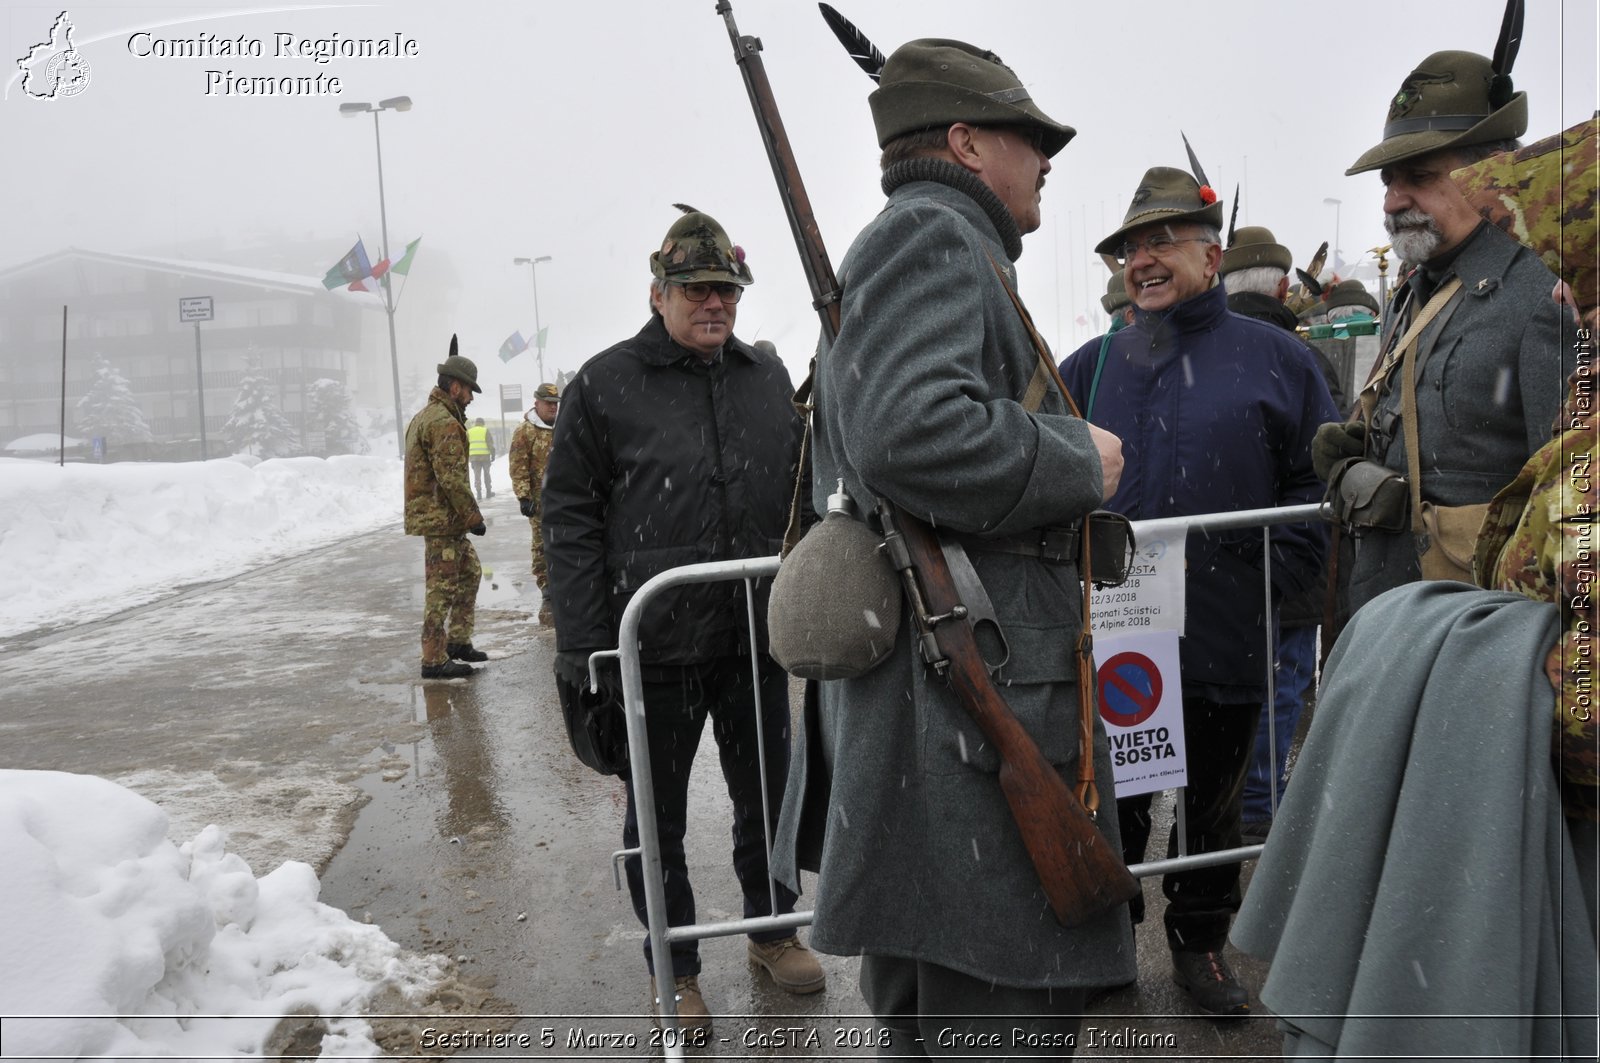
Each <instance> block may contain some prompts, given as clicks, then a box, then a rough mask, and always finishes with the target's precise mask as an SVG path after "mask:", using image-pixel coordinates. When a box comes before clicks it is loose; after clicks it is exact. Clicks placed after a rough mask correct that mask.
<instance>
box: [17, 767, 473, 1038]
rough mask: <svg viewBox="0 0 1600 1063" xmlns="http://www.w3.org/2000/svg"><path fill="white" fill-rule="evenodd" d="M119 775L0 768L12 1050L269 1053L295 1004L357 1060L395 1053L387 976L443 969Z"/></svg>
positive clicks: (400, 987)
mask: <svg viewBox="0 0 1600 1063" xmlns="http://www.w3.org/2000/svg"><path fill="white" fill-rule="evenodd" d="M166 836H167V816H166V814H165V813H164V812H162V810H161V809H160V808H159V807H158V806H156V805H154V804H152V803H151V802H149V801H147V800H145V799H144V798H143V797H140V796H139V795H138V794H135V793H134V792H133V791H131V790H127V789H124V788H123V787H120V786H117V785H116V784H114V783H111V782H108V781H106V780H105V779H100V778H96V777H94V776H89V775H70V774H66V773H63V772H40V771H4V770H0V852H4V853H5V854H6V859H5V860H4V861H3V862H0V898H3V905H4V907H3V915H4V919H5V923H6V927H7V936H8V940H7V955H8V956H9V957H10V962H8V963H6V964H3V965H0V1001H4V1002H5V1003H4V1011H5V1013H6V1014H7V1015H8V1016H51V1018H42V1017H41V1018H12V1017H8V1018H7V1019H6V1023H5V1045H4V1049H3V1051H4V1054H5V1055H7V1056H57V1057H62V1056H64V1057H67V1058H73V1057H79V1056H111V1057H119V1058H127V1057H139V1056H168V1057H180V1058H191V1059H204V1058H208V1057H209V1058H222V1057H237V1056H259V1055H261V1054H262V1053H263V1051H264V1050H265V1047H266V1043H267V1040H268V1038H269V1037H270V1036H271V1034H272V1031H273V1030H274V1028H275V1027H276V1026H277V1024H278V1021H279V1019H280V1018H281V1017H283V1016H286V1015H290V1014H292V1013H299V1014H314V1015H324V1016H330V1018H329V1019H328V1034H329V1038H328V1040H327V1042H325V1046H326V1045H331V1044H337V1045H338V1054H339V1055H340V1056H341V1057H352V1056H353V1057H357V1058H373V1057H376V1056H378V1055H379V1054H380V1053H379V1050H378V1047H377V1045H376V1044H375V1042H374V1040H373V1038H372V1036H371V1033H372V1031H371V1027H370V1026H369V1025H368V1024H367V1022H366V1021H365V1020H364V1019H362V1018H360V1017H359V1013H360V1012H361V1010H362V1008H363V1007H364V1006H365V1005H366V1004H367V1003H368V1002H369V1001H370V1000H371V999H372V998H373V996H374V995H375V994H376V993H378V992H379V991H380V990H383V989H385V988H393V989H395V990H397V991H399V992H400V993H401V994H403V995H405V996H407V997H410V998H415V997H416V996H417V995H418V994H420V993H421V992H422V991H424V990H425V989H426V988H427V987H428V986H431V985H433V984H434V983H436V982H437V981H439V979H440V978H441V977H442V968H440V967H438V966H436V965H435V963H434V962H433V961H432V960H427V959H419V958H417V957H415V956H411V955H409V954H406V953H403V952H402V950H401V949H400V947H399V946H398V945H396V944H395V943H394V942H393V941H391V940H389V938H388V937H386V936H385V935H384V934H383V932H382V931H381V930H379V929H378V928H377V927H375V926H367V925H363V924H361V923H356V922H354V921H353V920H351V919H350V918H349V916H347V915H345V914H344V913H343V912H341V911H339V910H338V909H336V908H331V907H329V906H327V905H324V904H321V903H319V902H318V900H317V894H318V890H319V883H318V881H317V877H316V874H315V873H314V872H313V871H312V870H311V868H310V867H309V866H307V865H305V864H302V863H297V862H290V863H286V864H284V865H282V866H281V867H279V868H278V869H277V870H276V871H273V872H272V873H271V874H268V875H265V876H263V877H262V878H259V879H258V878H256V877H255V876H254V875H253V874H252V873H251V871H250V868H249V866H248V865H247V864H246V863H245V862H244V861H243V860H242V859H240V858H239V857H238V856H236V855H234V854H231V853H229V852H227V850H226V846H225V838H224V836H223V833H222V832H221V830H219V829H218V828H217V827H215V826H211V827H207V828H206V829H205V830H203V831H201V832H200V834H199V835H198V836H196V837H195V839H194V840H193V841H191V842H189V843H187V844H185V845H183V846H182V847H181V848H180V847H178V846H174V845H173V844H172V843H171V842H169V841H167V840H166Z"/></svg>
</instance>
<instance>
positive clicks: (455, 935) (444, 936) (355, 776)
mask: <svg viewBox="0 0 1600 1063" xmlns="http://www.w3.org/2000/svg"><path fill="white" fill-rule="evenodd" d="M486 512H487V514H488V515H489V517H490V523H491V528H490V532H489V535H488V536H486V537H485V538H483V539H479V540H475V543H476V544H477V546H478V549H479V553H480V557H481V558H482V559H483V562H484V565H485V569H486V571H488V572H492V573H493V575H492V576H486V578H485V581H484V586H483V588H482V592H481V593H480V597H479V620H478V635H477V637H476V639H475V641H476V642H477V644H478V646H479V648H481V649H484V650H486V651H487V652H488V653H489V654H490V656H491V658H492V659H491V660H490V662H489V663H488V664H487V665H484V666H482V668H481V670H480V673H479V674H478V675H477V676H475V677H474V678H472V679H470V680H462V681H455V682H448V683H441V682H430V683H424V682H422V681H420V680H419V679H418V678H417V675H416V672H417V631H418V623H419V617H420V612H421V596H422V565H421V541H420V540H418V539H415V538H408V537H405V536H403V535H401V534H400V531H399V528H398V526H396V527H394V528H393V529H391V530H388V531H384V532H379V533H375V534H372V535H367V536H363V537H360V538H357V539H353V540H349V541H347V542H344V543H342V544H339V545H337V546H334V547H330V548H325V549H322V550H319V551H316V552H314V553H311V554H308V555H304V556H302V557H299V558H295V559H291V560H289V561H286V562H280V563H279V564H276V565H272V566H268V567H266V568H264V569H259V570H257V571H255V572H252V573H249V574H247V575H245V576H242V577H239V578H236V579H232V580H227V581H221V582H218V583H213V584H206V585H202V586H198V587H194V588H189V589H187V590H185V591H183V592H181V593H179V594H177V595H175V596H174V597H172V598H170V599H168V600H165V601H163V602H159V603H156V604H154V605H151V606H145V607H142V608H140V609H137V610H133V611H131V612H129V613H126V614H122V615H120V616H117V617H113V618H110V619H108V620H104V621H100V622H96V623H92V624H87V625H83V626H81V627H76V628H68V629H62V630H56V631H50V632H34V633H31V634H28V635H23V636H20V637H17V638H12V639H9V640H5V641H3V642H0V660H4V661H5V672H6V676H5V684H4V687H3V689H4V694H3V705H0V750H3V752H0V766H4V767H27V768H51V769H58V770H65V771H79V772H89V773H93V774H98V775H103V776H106V777H108V778H113V779H116V780H117V781H119V782H122V783H124V784H125V785H129V786H131V787H132V788H133V789H135V790H138V791H139V792H141V793H145V794H146V795H147V796H150V797H152V798H153V799H156V800H158V801H161V802H162V803H163V805H164V807H168V808H169V810H170V811H173V812H174V824H173V829H172V836H173V837H174V839H176V840H180V841H181V840H186V839H187V838H189V837H192V836H193V835H194V833H196V832H197V831H198V830H199V829H200V828H201V827H203V826H204V825H205V824H206V823H209V822H217V823H220V824H222V825H223V826H224V827H226V828H227V829H228V830H229V833H230V838H231V844H230V848H232V849H233V850H234V851H237V852H240V853H241V855H243V856H244V857H245V858H246V859H247V860H248V861H249V862H250V864H251V866H252V867H253V868H254V869H255V870H256V873H257V874H262V873H265V871H267V870H269V869H270V868H272V867H274V866H276V865H277V863H279V862H281V861H282V860H284V859H301V860H306V861H307V862H309V863H311V864H312V865H313V866H315V867H317V868H318V870H319V871H320V872H321V875H322V881H323V891H322V899H323V901H324V902H325V903H328V904H331V905H334V906H336V907H339V908H342V909H344V910H346V911H349V912H350V913H351V914H352V915H353V916H354V917H356V918H358V919H368V920H370V921H372V922H375V923H377V924H379V925H381V926H382V927H383V928H384V930H385V931H386V932H387V933H388V934H389V936H390V937H391V938H393V939H395V940H396V941H398V942H400V943H401V944H402V945H404V946H406V947H408V948H411V949H414V950H417V951H422V952H439V953H444V954H446V955H449V956H451V957H453V958H455V960H456V963H457V970H458V972H459V973H460V976H461V978H462V980H463V982H464V983H465V984H468V985H471V986H474V987H482V988H483V989H484V990H485V992H481V993H475V994H468V996H469V997H470V999H469V1000H467V1001H462V1000H461V999H459V997H458V996H456V997H450V998H448V999H446V1000H444V1001H443V1002H440V1001H435V1002H433V1003H434V1004H436V1005H438V1006H440V1008H441V1010H443V1009H444V1007H445V1005H448V1010H450V1011H452V1012H460V1011H461V1010H466V1011H468V1012H469V1013H473V1014H469V1016H468V1017H466V1018H464V1019H463V1018H462V1017H461V1016H460V1015H459V1014H457V1015H456V1016H455V1017H454V1018H453V1019H452V1020H451V1021H450V1022H448V1023H446V1022H441V1023H439V1024H437V1026H438V1029H439V1030H441V1031H443V1032H445V1033H452V1034H456V1035H461V1034H468V1035H474V1034H476V1035H484V1036H487V1035H490V1034H497V1035H499V1036H500V1037H501V1038H502V1040H503V1039H505V1038H507V1037H509V1038H512V1039H516V1040H520V1039H522V1038H524V1037H525V1038H527V1044H528V1045H529V1047H526V1048H522V1047H494V1046H493V1045H492V1044H491V1043H487V1042H484V1041H479V1042H477V1044H476V1045H475V1046H473V1047H460V1048H459V1049H458V1052H459V1054H460V1055H461V1056H496V1057H513V1056H519V1055H520V1056H529V1055H531V1056H540V1057H547V1058H571V1059H602V1058H613V1059H616V1058H622V1059H633V1058H649V1057H650V1056H651V1055H654V1054H658V1053H655V1052H652V1051H651V1038H652V1027H651V1024H650V1022H649V1020H648V1018H646V1014H647V1011H646V1009H647V1006H648V1000H647V996H648V993H647V985H646V973H645V969H644V965H643V960H642V957H641V955H640V948H641V945H642V941H643V936H644V934H643V929H642V928H641V927H640V926H639V924H638V922H637V921H636V920H635V918H634V916H633V912H632V909H631V907H630V906H629V904H628V901H627V895H626V892H625V891H618V890H617V889H616V887H615V882H614V879H613V871H612V854H613V852H614V850H615V849H616V848H617V847H618V845H619V844H620V837H621V825H622V818H623V804H624V796H623V790H622V786H621V784H620V783H618V782H617V781H616V780H613V779H607V778H602V777H600V776H597V775H595V774H593V773H591V772H589V771H588V770H587V769H585V768H584V767H582V766H581V765H580V764H578V763H577V761H576V760H575V759H573V757H572V756H571V753H570V751H569V749H568V747H567V742H566V736H565V733H564V731H563V729H562V724H561V720H560V714H559V710H558V709H557V708H556V703H555V692H554V687H553V682H552V680H551V675H550V663H551V655H552V653H553V650H554V646H553V642H552V639H551V636H550V635H549V633H547V632H545V631H542V630H541V629H539V628H538V627H537V626H536V625H535V624H534V623H533V620H532V614H533V613H534V612H535V611H536V610H537V607H538V595H537V591H536V590H535V589H534V588H533V586H532V581H531V578H530V577H529V576H528V574H527V573H528V552H527V547H528V536H529V530H528V524H527V521H525V520H524V519H523V518H521V517H520V516H519V515H518V514H517V512H516V509H515V500H514V499H513V498H511V496H510V494H509V492H505V493H502V494H498V495H496V497H495V498H494V499H493V500H491V501H490V502H489V503H488V505H487V507H486ZM690 802H691V804H690V808H691V816H690V823H691V827H690V833H689V837H688V839H687V846H688V853H689V860H690V874H691V878H692V880H693V882H694V884H695V888H696V894H697V898H698V902H699V916H700V919H701V920H702V921H711V920H720V919H732V918H736V917H737V915H738V913H739V911H740V901H739V895H738V890H737V887H736V884H735V882H734V879H733V874H732V870H731V866H730V861H729V855H728V853H729V839H728V824H729V814H728V803H727V798H726V795H725V793H723V792H722V786H721V775H720V772H719V771H718V769H717V764H716V758H715V751H714V746H713V743H711V742H710V741H709V740H707V741H706V742H705V743H704V745H703V747H702V754H701V759H700V762H699V763H698V764H697V766H696V774H695V783H694V785H693V787H692V790H691V797H690ZM1162 830H1164V827H1163V826H1162V825H1161V824H1160V823H1158V824H1157V830H1156V834H1155V836H1156V837H1161V836H1162V834H1161V832H1162ZM808 884H809V883H808ZM1145 886H1146V895H1147V899H1148V901H1149V904H1150V908H1151V911H1152V913H1155V912H1159V910H1160V908H1159V905H1160V900H1161V898H1160V890H1159V884H1158V883H1156V882H1147V883H1146V884H1145ZM801 904H802V906H805V905H806V904H807V901H806V899H805V898H804V897H803V898H802V900H801ZM1159 925H1160V923H1159V918H1156V919H1154V920H1153V926H1152V925H1149V924H1147V926H1146V927H1144V928H1142V931H1141V934H1140V941H1139V947H1140V961H1141V962H1140V968H1141V973H1140V978H1139V982H1138V984H1137V986H1136V987H1130V988H1126V989H1122V990H1119V991H1117V992H1114V993H1111V994H1109V995H1107V996H1105V997H1103V998H1102V999H1101V1000H1099V1001H1098V1002H1096V1004H1095V1005H1094V1014H1092V1015H1091V1016H1090V1017H1088V1018H1087V1019H1086V1021H1085V1027H1084V1034H1083V1041H1081V1042H1080V1048H1079V1052H1078V1054H1079V1056H1080V1057H1086V1058H1087V1057H1093V1058H1140V1059H1198V1058H1218V1057H1223V1058H1231V1059H1265V1058H1275V1057H1276V1054H1277V1048H1276V1046H1277V1044H1278V1038H1277V1036H1276V1035H1275V1034H1274V1032H1273V1029H1272V1021H1271V1020H1270V1019H1269V1018H1266V1017H1264V1016H1259V1015H1258V1016H1256V1017H1252V1018H1250V1019H1247V1020H1235V1021H1229V1022H1225V1023H1224V1022H1218V1021H1216V1020H1212V1019H1208V1018H1203V1017H1199V1016H1197V1015H1195V1014H1194V1013H1193V1011H1192V1009H1191V1008H1190V1007H1189V1005H1188V1003H1187V1001H1186V999H1185V998H1184V997H1183V996H1182V994H1181V993H1179V992H1178V991H1177V989H1176V987H1174V986H1173V985H1172V982H1171V978H1170V975H1169V973H1168V968H1167V964H1166V957H1165V947H1164V943H1163V942H1162V940H1161V937H1160V930H1159ZM701 953H702V957H703V961H704V971H703V973H702V976H701V984H702V988H703V990H704V992H705V994H706V998H707V1002H708V1004H709V1006H710V1007H711V1010H712V1011H713V1013H714V1014H715V1015H716V1016H717V1021H716V1026H715V1031H714V1040H713V1043H712V1044H711V1045H709V1046H708V1047H707V1048H706V1049H705V1050H703V1051H695V1052H692V1053H691V1055H697V1056H698V1055H715V1056H720V1057H723V1058H786V1057H790V1058H792V1057H805V1058H819V1059H830V1058H831V1059H837V1058H849V1057H862V1056H871V1055H872V1054H873V1050H872V1048H871V1047H870V1044H871V1041H872V1038H873V1037H874V1036H875V1031H874V1028H873V1024H872V1022H871V1019H870V1017H869V1016H866V1015H865V1014H864V1012H865V1008H864V1005H863V1003H862V1000H861V997H860V994H859V991H858V990H857V988H856V984H855V968H856V963H855V961H853V960H848V959H841V958H836V957H822V958H821V959H822V961H823V964H824V967H825V968H826V969H827V971H828V975H829V984H828V988H827V990H826V992H823V993H819V994H816V995H813V996H809V997H795V996H791V995H789V994H786V993H783V992H781V991H778V990H776V989H775V988H774V987H773V986H772V984H771V982H770V980H768V979H767V977H766V975H765V974H764V973H763V972H761V971H759V970H757V969H755V968H753V967H752V966H751V965H750V964H749V962H748V960H747V959H746V958H745V950H744V946H743V942H742V940H741V939H714V940H710V941H706V942H704V943H703V944H702V948H701ZM1235 959H1236V964H1237V967H1238V969H1239V970H1240V972H1241V974H1242V975H1244V976H1245V977H1246V979H1247V981H1248V982H1249V984H1250V985H1251V986H1252V988H1255V987H1258V986H1259V984H1260V981H1261V978H1262V977H1263V976H1264V973H1265V972H1264V969H1263V967H1262V966H1261V965H1260V964H1257V963H1255V962H1253V961H1251V960H1249V959H1247V958H1243V957H1236V958H1235ZM1256 1006H1257V1010H1258V1011H1259V1010H1260V1009H1259V1004H1257V1005H1256ZM477 1013H481V1018H479V1017H476V1014H477ZM430 1025H432V1024H431V1023H430V1021H429V1020H427V1019H420V1020H416V1021H413V1022H411V1023H410V1024H409V1032H408V1033H407V1034H406V1035H405V1036H397V1037H395V1038H392V1039H391V1040H390V1041H389V1042H387V1043H388V1044H390V1046H391V1050H393V1051H396V1052H397V1053H400V1054H410V1053H415V1054H417V1055H419V1056H440V1055H446V1054H449V1049H450V1046H449V1045H448V1044H440V1043H439V1042H437V1041H433V1042H430V1041H429V1038H430V1037H435V1036H437V1035H429V1034H428V1033H427V1032H426V1031H427V1030H428V1029H429V1028H430ZM1091 1030H1092V1031H1094V1032H1093V1033H1091ZM408 1038H409V1039H411V1040H414V1041H417V1042H419V1043H414V1044H408V1043H405V1042H406V1040H407V1039H408ZM1119 1038H1120V1039H1121V1044H1124V1045H1127V1046H1129V1047H1126V1048H1124V1047H1119V1046H1118V1042H1119ZM1096 1039H1097V1040H1099V1041H1100V1042H1101V1043H1100V1044H1098V1045H1091V1044H1090V1043H1089V1042H1090V1041H1091V1040H1096ZM545 1040H553V1041H554V1042H555V1043H554V1044H553V1045H552V1046H551V1047H549V1048H548V1049H547V1048H544V1047H542V1045H541V1042H542V1041H545ZM619 1040H620V1041H621V1044H620V1045H619V1044H617V1042H618V1041H619ZM459 1043H460V1042H458V1044H459ZM568 1046H573V1047H568Z"/></svg>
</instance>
